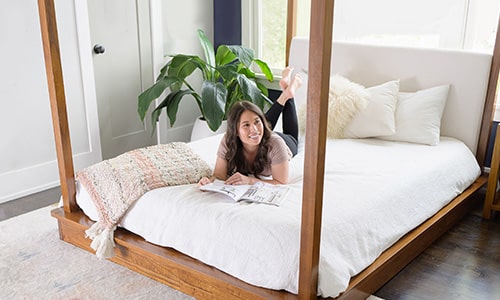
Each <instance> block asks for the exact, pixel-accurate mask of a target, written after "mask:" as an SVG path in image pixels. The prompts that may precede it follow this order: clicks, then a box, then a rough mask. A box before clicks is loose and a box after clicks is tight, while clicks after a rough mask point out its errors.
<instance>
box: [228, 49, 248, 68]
mask: <svg viewBox="0 0 500 300" xmlns="http://www.w3.org/2000/svg"><path fill="white" fill-rule="evenodd" d="M227 47H228V48H229V49H230V50H231V52H233V53H234V54H235V55H236V56H237V57H238V59H239V60H240V62H241V63H243V64H244V65H245V66H246V67H247V68H250V66H251V65H252V62H253V60H254V57H255V55H254V51H253V50H252V49H250V48H247V47H243V46H238V45H232V46H227Z"/></svg>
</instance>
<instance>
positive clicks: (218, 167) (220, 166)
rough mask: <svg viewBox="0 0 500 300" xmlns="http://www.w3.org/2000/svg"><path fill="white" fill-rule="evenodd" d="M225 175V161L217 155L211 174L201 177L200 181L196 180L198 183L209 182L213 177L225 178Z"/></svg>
mask: <svg viewBox="0 0 500 300" xmlns="http://www.w3.org/2000/svg"><path fill="white" fill-rule="evenodd" d="M226 177H227V161H226V160H225V159H222V158H220V157H217V160H216V161H215V168H214V172H213V174H212V176H211V177H210V178H209V177H203V178H201V179H200V181H198V185H205V184H209V183H210V182H213V181H214V180H215V179H220V180H226Z"/></svg>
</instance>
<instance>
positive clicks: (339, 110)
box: [298, 74, 369, 138]
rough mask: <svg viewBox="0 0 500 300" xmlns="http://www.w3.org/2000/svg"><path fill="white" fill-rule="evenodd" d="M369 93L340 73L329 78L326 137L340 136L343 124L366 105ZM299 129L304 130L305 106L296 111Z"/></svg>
mask: <svg viewBox="0 0 500 300" xmlns="http://www.w3.org/2000/svg"><path fill="white" fill-rule="evenodd" d="M368 98H369V94H368V92H367V91H366V90H365V87H363V86H362V85H360V84H357V83H354V82H351V81H350V80H348V79H347V78H345V77H342V76H341V75H338V74H335V75H333V76H332V77H331V78H330V90H329V96H328V127H327V136H328V138H342V133H343V132H344V128H345V126H346V125H347V124H348V123H349V122H350V121H351V120H352V118H353V117H354V116H355V115H356V113H358V112H359V111H360V110H362V109H364V108H365V107H366V106H367V105H368ZM298 118H299V124H300V130H301V132H302V133H304V132H305V124H306V106H305V105H303V106H301V107H300V108H299V112H298Z"/></svg>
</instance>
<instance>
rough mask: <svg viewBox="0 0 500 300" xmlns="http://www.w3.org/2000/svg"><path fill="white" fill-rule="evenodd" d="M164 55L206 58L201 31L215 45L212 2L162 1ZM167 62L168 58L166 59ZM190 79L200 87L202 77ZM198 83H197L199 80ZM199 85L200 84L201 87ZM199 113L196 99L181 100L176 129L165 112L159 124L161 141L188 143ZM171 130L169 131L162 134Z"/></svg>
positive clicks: (195, 76)
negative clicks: (199, 36)
mask: <svg viewBox="0 0 500 300" xmlns="http://www.w3.org/2000/svg"><path fill="white" fill-rule="evenodd" d="M162 5H163V6H162V9H163V53H164V54H165V55H169V54H178V53H184V54H193V55H198V56H200V57H201V58H204V54H203V50H202V48H201V45H200V43H199V40H198V29H202V30H203V31H204V32H205V34H206V35H207V37H208V38H209V39H210V40H211V41H212V42H213V36H214V27H213V1H204V0H183V1H175V0H169V1H163V2H162ZM166 59H168V57H166ZM192 77H193V78H190V83H192V85H193V87H195V88H196V86H197V85H198V86H201V81H202V79H201V75H200V73H199V72H195V74H193V75H192ZM196 79H198V81H197V80H196ZM198 83H199V84H198ZM200 114H201V113H200V111H199V109H198V106H197V105H196V102H195V100H194V99H193V98H191V99H188V98H187V97H185V99H183V100H182V102H181V104H180V105H179V112H178V115H177V120H176V122H175V124H174V127H173V128H170V126H169V124H168V125H167V122H166V120H165V119H166V118H165V116H166V114H165V112H163V115H162V118H163V122H162V123H161V124H160V141H161V142H170V141H175V140H182V141H189V139H190V136H191V129H192V126H193V122H194V120H195V118H196V117H198V116H199V115H200ZM162 128H163V129H164V128H168V129H167V130H163V131H162V130H161V129H162Z"/></svg>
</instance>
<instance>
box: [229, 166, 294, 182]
mask: <svg viewBox="0 0 500 300" xmlns="http://www.w3.org/2000/svg"><path fill="white" fill-rule="evenodd" d="M288 166H289V162H288V161H284V162H282V163H279V164H275V165H272V166H271V173H272V177H273V179H270V180H265V179H258V178H255V177H249V176H245V175H243V174H240V173H239V172H236V173H234V174H233V175H231V176H230V177H229V178H228V179H227V180H226V181H225V183H226V184H237V185H239V184H254V183H255V182H257V181H262V182H266V183H271V184H287V183H288Z"/></svg>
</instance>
